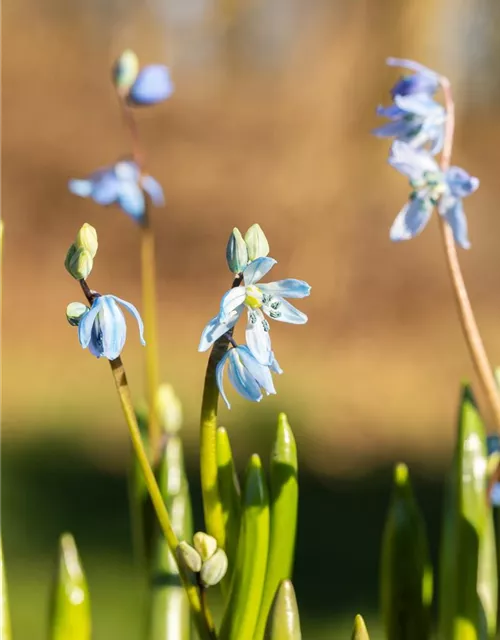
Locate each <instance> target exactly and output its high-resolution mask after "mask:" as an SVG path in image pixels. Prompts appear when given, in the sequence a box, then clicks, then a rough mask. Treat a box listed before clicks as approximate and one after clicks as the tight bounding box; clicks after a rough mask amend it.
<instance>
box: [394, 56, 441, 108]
mask: <svg viewBox="0 0 500 640" xmlns="http://www.w3.org/2000/svg"><path fill="white" fill-rule="evenodd" d="M386 62H387V64H388V65H389V66H390V67H403V68H405V69H409V70H410V71H413V74H411V75H404V76H402V77H401V78H400V79H399V80H398V81H397V82H396V84H395V85H394V86H393V87H392V89H391V96H392V97H393V99H395V98H396V96H410V95H415V94H425V95H427V96H429V97H431V96H433V95H434V94H435V93H436V91H437V90H438V88H439V83H440V76H439V74H438V73H436V72H435V71H432V69H429V68H427V67H424V65H423V64H419V63H418V62H414V61H413V60H406V59H405V58H387V60H386Z"/></svg>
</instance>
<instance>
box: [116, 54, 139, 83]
mask: <svg viewBox="0 0 500 640" xmlns="http://www.w3.org/2000/svg"><path fill="white" fill-rule="evenodd" d="M138 73H139V58H138V57H137V55H136V54H135V53H134V51H132V50H131V49H126V50H125V51H124V52H123V53H122V54H121V56H120V57H119V58H118V60H117V61H116V62H115V64H114V65H113V82H114V84H115V87H116V88H117V89H118V90H119V91H123V92H125V93H126V92H128V90H129V89H130V87H131V86H132V85H133V84H134V82H135V79H136V78H137V74H138Z"/></svg>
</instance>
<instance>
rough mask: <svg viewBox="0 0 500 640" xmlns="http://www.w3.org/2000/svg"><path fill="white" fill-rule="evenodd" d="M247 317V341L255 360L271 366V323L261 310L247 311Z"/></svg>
mask: <svg viewBox="0 0 500 640" xmlns="http://www.w3.org/2000/svg"><path fill="white" fill-rule="evenodd" d="M247 315H248V321H247V327H246V331H245V341H246V343H247V345H248V347H249V349H250V351H251V352H252V354H253V355H254V356H255V358H256V359H257V360H258V361H259V362H260V363H261V364H263V365H267V366H269V364H270V361H271V354H272V351H271V337H270V336H269V323H268V321H267V320H266V319H265V318H264V314H263V313H262V311H261V310H260V309H247Z"/></svg>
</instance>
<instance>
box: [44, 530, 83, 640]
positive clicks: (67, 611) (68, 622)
mask: <svg viewBox="0 0 500 640" xmlns="http://www.w3.org/2000/svg"><path fill="white" fill-rule="evenodd" d="M49 637H50V638H51V640H68V638H71V640H90V637H91V619H90V599H89V591H88V587H87V581H86V579H85V574H84V573H83V568H82V565H81V561H80V557H79V555H78V550H77V548H76V544H75V541H74V539H73V536H72V535H71V534H69V533H64V534H63V535H62V536H61V538H60V540H59V556H58V562H57V573H56V580H55V584H54V590H53V594H52V611H51V619H50V633H49Z"/></svg>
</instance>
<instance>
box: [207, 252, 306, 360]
mask: <svg viewBox="0 0 500 640" xmlns="http://www.w3.org/2000/svg"><path fill="white" fill-rule="evenodd" d="M275 264H276V260H273V258H268V257H263V258H257V259H256V260H253V261H252V262H250V264H248V266H247V267H245V269H244V270H243V285H244V286H240V287H234V288H233V289H230V290H229V291H227V292H226V293H225V294H224V296H223V297H222V301H221V305H220V312H219V314H218V315H217V316H215V318H212V320H210V322H209V323H208V324H207V326H206V327H205V329H204V330H203V333H202V335H201V340H200V345H199V347H198V351H206V350H207V349H208V348H209V347H210V346H211V345H212V344H213V343H214V342H215V341H216V340H217V339H218V338H220V337H221V336H222V335H223V334H224V333H226V332H227V331H229V330H230V329H232V328H233V327H234V325H235V324H236V322H237V321H238V320H239V318H240V316H241V315H242V313H243V311H244V310H245V309H246V310H247V317H248V322H247V327H246V342H247V345H248V347H249V348H250V351H251V352H252V354H253V355H254V356H255V358H256V359H257V360H258V362H260V363H261V364H263V365H266V366H271V364H272V362H273V354H272V350H271V339H270V337H269V323H268V321H267V320H266V318H265V317H264V314H266V315H267V316H268V317H269V318H272V319H273V320H278V321H279V322H289V323H291V324H304V323H305V322H307V316H306V315H305V314H304V313H302V312H301V311H299V310H298V309H296V308H295V307H294V306H293V305H291V304H290V303H289V302H287V301H286V300H285V298H304V297H306V296H308V295H309V293H310V290H311V287H310V286H309V285H308V284H307V283H306V282H303V281H302V280H295V279H294V278H289V279H287V280H279V281H278V282H271V283H269V284H257V283H260V280H261V279H262V278H263V277H264V276H265V275H266V273H268V271H270V270H271V269H272V267H273V266H274V265H275Z"/></svg>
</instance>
